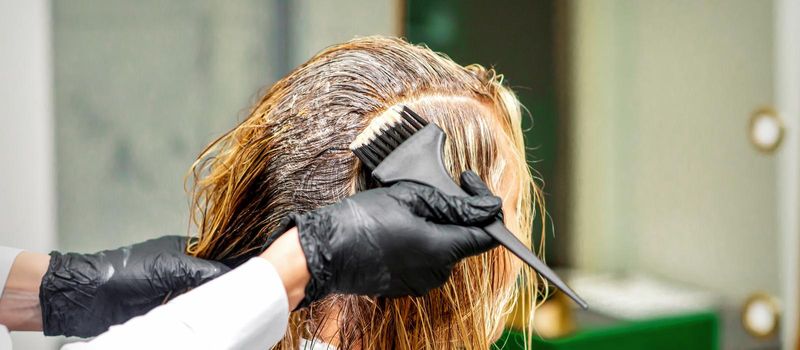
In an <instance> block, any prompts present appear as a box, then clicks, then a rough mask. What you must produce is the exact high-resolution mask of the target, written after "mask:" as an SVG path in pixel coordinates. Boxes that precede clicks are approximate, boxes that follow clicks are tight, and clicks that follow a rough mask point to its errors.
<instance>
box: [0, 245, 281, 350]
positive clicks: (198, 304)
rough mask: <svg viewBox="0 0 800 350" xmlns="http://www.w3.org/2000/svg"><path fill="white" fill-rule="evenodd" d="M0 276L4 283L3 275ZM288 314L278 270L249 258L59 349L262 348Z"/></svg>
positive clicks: (276, 336)
mask: <svg viewBox="0 0 800 350" xmlns="http://www.w3.org/2000/svg"><path fill="white" fill-rule="evenodd" d="M11 252H13V254H14V256H16V253H17V252H18V251H14V250H3V249H0V278H4V276H5V275H7V274H8V270H9V269H10V267H11V266H10V263H8V266H3V265H2V264H3V262H4V261H5V260H11V261H12V262H13V257H12V258H10V259H3V257H2V254H11ZM0 282H2V284H0V286H5V280H4V279H3V280H2V281H0ZM288 320H289V303H288V300H287V298H286V291H285V289H284V287H283V282H282V281H281V279H280V277H279V276H278V273H277V271H275V268H274V267H273V266H272V264H270V263H269V262H268V261H266V260H264V259H262V258H253V259H250V260H249V261H248V262H246V263H244V264H242V265H241V266H239V267H237V268H236V269H233V270H232V271H231V272H228V273H226V274H225V275H223V276H221V277H219V278H217V279H215V280H213V281H210V282H208V283H206V284H204V285H202V286H200V287H197V288H195V289H193V290H192V291H190V292H188V293H186V294H183V295H181V296H178V297H177V298H175V299H174V300H172V301H170V302H169V303H167V304H165V305H161V306H159V307H157V308H155V309H153V310H151V311H150V312H148V313H147V314H145V315H142V316H139V317H135V318H132V319H131V320H129V321H128V322H125V323H123V324H121V325H117V326H113V327H111V328H110V329H109V330H108V331H107V332H105V333H103V334H101V335H99V336H97V337H96V338H94V339H92V340H89V341H86V342H80V343H70V344H67V345H64V346H63V347H62V348H61V349H62V350H96V349H121V350H127V349H137V350H138V349H170V350H175V349H187V350H198V349H231V350H232V349H236V350H251V349H252V350H264V349H269V348H270V347H271V346H272V345H274V344H276V343H277V342H278V341H279V340H280V339H281V338H283V335H284V334H285V333H286V327H287V325H288ZM0 331H2V328H0ZM0 339H2V337H1V336H0Z"/></svg>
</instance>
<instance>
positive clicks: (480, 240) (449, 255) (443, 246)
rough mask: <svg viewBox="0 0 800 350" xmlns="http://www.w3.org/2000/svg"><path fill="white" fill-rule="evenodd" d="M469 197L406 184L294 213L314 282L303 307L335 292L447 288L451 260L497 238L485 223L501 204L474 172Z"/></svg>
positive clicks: (288, 223) (290, 222)
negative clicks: (301, 212) (444, 286)
mask: <svg viewBox="0 0 800 350" xmlns="http://www.w3.org/2000/svg"><path fill="white" fill-rule="evenodd" d="M461 182H462V187H463V188H464V190H465V191H467V193H470V194H472V196H470V197H453V196H449V195H446V194H444V193H442V192H439V191H438V190H436V189H435V188H433V187H429V186H425V185H420V184H416V183H408V182H402V183H398V184H395V185H393V186H391V187H385V188H378V189H373V190H369V191H365V192H361V193H357V194H356V195H354V196H352V197H350V198H347V199H345V200H343V201H342V202H341V203H338V204H334V205H330V206H327V207H324V208H320V209H318V210H315V211H313V212H309V213H305V214H291V215H290V216H289V217H288V218H287V220H284V222H283V226H282V227H283V229H281V230H278V232H283V231H285V230H286V228H288V227H292V226H297V229H298V231H299V238H300V245H301V247H302V249H303V252H304V254H305V256H306V261H307V263H308V270H309V271H310V273H311V281H310V282H309V284H308V285H307V287H306V290H305V294H306V295H305V299H303V301H302V303H301V304H300V306H301V307H302V306H305V305H308V304H309V303H310V302H312V301H314V300H317V299H319V298H322V297H324V296H325V295H327V294H329V293H346V294H364V295H378V296H389V297H394V296H404V295H417V296H419V295H423V294H425V293H427V292H428V291H429V290H431V289H433V288H436V287H439V286H441V285H442V284H443V283H444V282H445V281H447V279H448V278H449V276H450V273H451V271H452V269H453V265H454V264H455V263H457V262H458V261H460V260H461V259H463V258H466V257H468V256H471V255H476V254H479V253H482V252H485V251H487V250H489V249H491V248H493V247H495V246H496V242H495V241H494V240H493V239H492V238H491V236H489V235H488V234H487V233H485V232H484V231H483V230H482V229H480V228H478V227H476V226H473V225H477V226H480V225H481V224H485V223H487V222H489V220H493V219H495V217H496V216H497V215H498V214H499V213H500V209H501V206H502V202H501V200H500V198H498V197H495V196H492V195H491V192H489V190H488V189H487V188H486V185H485V184H484V183H483V182H482V181H481V180H480V178H479V177H478V176H477V175H476V174H475V173H473V172H465V173H463V174H462V175H461Z"/></svg>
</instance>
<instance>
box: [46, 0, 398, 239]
mask: <svg viewBox="0 0 800 350" xmlns="http://www.w3.org/2000/svg"><path fill="white" fill-rule="evenodd" d="M396 10H397V8H396V6H395V2H394V1H389V0H385V1H364V0H348V1H337V2H311V1H305V0H304V1H291V2H290V1H282V0H269V1H257V0H239V1H227V2H219V1H211V0H205V1H189V0H181V1H169V2H163V1H156V0H146V1H136V2H130V1H123V0H113V1H92V0H79V1H57V2H55V3H54V9H53V16H54V48H55V108H56V113H55V115H56V136H57V147H56V152H57V159H58V167H57V169H58V194H59V200H58V229H59V241H60V243H61V248H63V249H67V250H80V251H91V250H96V249H102V248H107V247H113V246H118V245H120V244H125V243H132V242H135V241H139V240H142V239H145V238H149V237H155V236H159V235H165V234H178V235H181V234H185V233H186V232H187V227H188V204H187V203H188V196H187V195H186V194H185V193H184V190H183V181H184V175H185V174H186V171H187V170H188V169H189V167H190V165H191V164H192V161H193V160H194V158H195V157H196V155H197V154H198V153H199V152H200V151H201V150H202V148H203V147H204V146H205V145H206V144H207V143H209V142H210V141H212V140H214V139H215V138H216V137H218V136H220V135H221V134H222V133H223V132H225V131H227V130H228V129H230V128H231V127H234V126H235V125H236V124H237V122H238V121H240V120H242V119H243V118H244V117H245V116H246V115H247V112H248V111H249V107H250V105H251V103H252V102H254V99H255V98H257V97H259V90H260V89H262V88H266V87H268V86H269V85H270V84H271V83H272V82H274V81H275V80H277V79H278V78H280V77H281V76H283V75H285V74H286V73H287V72H288V71H289V70H290V69H291V68H293V67H294V66H296V65H297V64H298V63H301V62H303V61H305V60H306V59H308V58H310V56H311V55H312V54H313V53H315V52H317V51H319V50H320V49H322V48H324V47H325V46H328V45H331V44H334V43H337V42H342V41H345V40H347V39H350V38H352V37H354V36H356V35H362V36H363V35H370V34H392V33H393V29H394V24H393V23H394V22H393V21H395V20H396V19H395V17H396V13H395V11H396ZM356 18H357V19H359V20H352V19H356ZM345 19H346V20H345Z"/></svg>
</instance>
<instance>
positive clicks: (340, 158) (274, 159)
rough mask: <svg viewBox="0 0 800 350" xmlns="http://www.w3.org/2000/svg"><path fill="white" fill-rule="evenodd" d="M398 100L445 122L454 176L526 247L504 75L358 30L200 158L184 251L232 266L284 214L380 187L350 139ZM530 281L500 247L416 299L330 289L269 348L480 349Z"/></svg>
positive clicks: (519, 150)
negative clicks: (498, 208)
mask: <svg viewBox="0 0 800 350" xmlns="http://www.w3.org/2000/svg"><path fill="white" fill-rule="evenodd" d="M398 104H404V105H407V106H409V107H410V108H412V109H413V110H415V111H417V112H418V113H419V114H420V115H422V116H423V117H425V118H427V119H429V120H430V121H432V122H435V123H437V124H438V125H439V126H440V127H442V128H443V129H444V130H445V132H446V133H447V135H448V139H447V144H446V145H445V159H446V163H447V164H446V165H447V166H448V167H449V171H450V173H451V175H454V178H455V179H458V174H460V173H461V172H462V171H464V170H467V169H471V170H473V171H475V172H476V173H477V174H478V175H479V176H480V177H481V178H482V179H483V180H484V181H486V182H487V184H488V185H489V187H490V188H491V189H492V190H493V191H494V192H495V193H496V194H497V195H499V196H501V197H502V198H503V201H504V210H505V212H506V216H505V222H506V225H507V226H508V227H509V229H510V230H511V231H512V232H514V233H515V234H516V235H517V236H518V237H519V238H520V239H521V240H522V241H523V242H525V243H526V244H527V245H529V246H530V245H531V225H532V220H533V217H534V215H535V214H536V208H540V209H541V208H543V201H542V197H541V196H540V194H539V193H540V192H539V190H538V187H536V185H535V183H534V181H533V178H532V176H531V174H530V171H529V168H528V165H527V163H526V160H525V148H524V144H523V138H522V128H521V112H520V105H519V102H518V100H517V98H516V97H515V95H514V94H513V92H512V91H511V90H510V89H508V88H507V87H505V86H504V85H503V83H502V76H499V75H497V74H495V72H494V71H493V70H490V69H485V68H483V67H481V66H478V65H470V66H466V67H463V66H460V65H458V64H456V63H455V62H453V61H452V60H450V59H449V58H447V57H445V56H442V55H439V54H436V53H434V52H433V51H431V50H430V49H428V48H426V47H422V46H416V45H412V44H409V43H407V42H405V41H403V40H401V39H395V38H385V37H366V38H359V39H354V40H351V41H349V42H346V43H343V44H339V45H335V46H331V47H329V48H327V49H325V50H323V51H322V52H320V53H318V54H317V55H316V56H314V57H312V58H311V59H310V60H309V61H308V62H306V63H304V64H303V65H301V66H299V67H297V68H296V69H295V70H293V71H292V72H291V73H289V75H288V76H286V77H285V78H283V79H281V80H280V81H278V82H277V83H275V84H274V85H273V86H272V87H271V88H269V89H268V91H267V92H266V93H265V94H264V95H263V97H261V99H260V100H259V101H258V102H257V103H256V104H255V106H254V107H253V108H252V110H251V112H250V115H249V116H248V117H247V118H246V119H245V120H244V121H243V122H241V123H240V124H239V125H238V126H236V127H235V128H233V129H232V130H230V131H229V132H227V133H226V134H225V135H223V136H222V137H220V138H219V139H217V140H216V141H214V142H213V143H211V144H210V145H209V146H208V147H207V148H206V149H205V150H204V151H203V152H202V153H201V154H200V156H199V157H198V159H197V161H196V162H195V164H194V165H193V167H192V174H193V176H192V180H193V181H192V183H191V193H192V198H193V201H192V222H193V223H194V225H196V229H197V234H198V235H199V241H198V243H197V244H195V245H193V246H190V247H189V249H188V251H189V252H190V253H191V254H194V255H196V256H199V257H203V258H208V259H215V260H219V261H222V262H224V263H226V264H228V265H231V266H235V265H238V264H240V263H242V262H243V261H244V260H246V259H248V258H249V257H252V256H254V255H256V254H259V253H260V248H261V247H262V245H263V244H264V242H265V241H266V240H267V238H268V237H269V235H270V233H271V232H273V231H274V230H275V228H276V227H277V225H278V223H279V222H280V220H281V218H283V217H284V216H286V214H288V213H290V212H295V211H298V212H303V211H310V210H313V209H315V208H319V207H321V206H325V205H328V204H331V203H335V202H337V201H339V200H341V199H342V198H344V197H346V196H348V195H351V194H353V193H355V192H357V191H361V190H365V189H368V188H372V187H375V186H377V184H376V183H375V182H374V181H371V180H370V179H369V176H368V173H367V170H366V169H365V167H363V166H362V164H361V163H360V161H358V159H357V158H356V157H355V156H354V155H353V154H352V153H351V152H350V150H349V149H348V145H349V144H350V142H352V141H353V139H354V138H355V137H356V135H358V134H359V133H360V132H361V131H362V130H363V129H364V128H365V127H366V126H367V124H368V123H369V122H370V121H371V120H372V119H373V118H375V117H377V116H379V115H380V114H381V113H383V112H384V111H386V110H387V108H389V107H391V106H394V105H398ZM537 204H538V205H537ZM536 284H537V278H536V277H535V274H534V273H533V272H532V271H531V270H529V269H528V268H521V266H520V264H519V263H518V261H517V260H516V259H513V258H512V256H511V255H510V254H509V253H508V252H507V251H506V250H505V249H502V248H498V249H494V250H492V251H490V252H487V253H484V254H481V255H479V256H475V257H471V258H469V259H466V260H465V261H462V262H461V263H459V264H457V265H456V266H455V268H454V271H453V274H452V275H451V277H450V279H449V281H448V282H447V283H446V284H445V285H444V286H443V287H441V288H438V289H435V290H433V291H431V292H430V293H428V294H427V295H426V296H423V297H404V298H392V299H389V298H375V297H363V296H345V295H331V296H328V297H326V298H324V299H322V300H319V301H317V302H315V303H313V304H312V305H311V306H310V307H308V308H305V309H302V310H298V311H295V312H292V314H291V317H290V323H289V329H288V331H287V333H286V336H285V337H284V339H283V340H282V341H281V342H280V343H279V344H278V345H277V348H278V349H296V348H297V344H298V341H299V339H300V338H301V337H302V338H307V339H314V338H320V339H322V340H324V341H327V342H330V343H333V344H335V345H337V346H339V347H341V348H353V347H360V348H362V349H422V348H435V349H450V348H468V349H470V348H477V349H487V348H488V347H489V346H490V344H491V342H492V341H493V340H494V339H495V337H496V336H497V330H498V329H500V328H501V327H502V326H503V324H504V322H505V317H506V316H508V314H509V313H510V312H511V310H512V308H513V306H514V304H515V303H516V302H517V301H518V294H519V295H521V296H523V297H528V294H531V293H535V291H536ZM521 290H522V291H527V293H519V291H521ZM529 321H530V320H529ZM530 324H532V323H530V322H529V325H530ZM528 331H530V329H528Z"/></svg>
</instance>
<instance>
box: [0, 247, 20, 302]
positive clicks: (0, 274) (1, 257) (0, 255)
mask: <svg viewBox="0 0 800 350" xmlns="http://www.w3.org/2000/svg"><path fill="white" fill-rule="evenodd" d="M20 252H22V250H21V249H17V248H10V247H4V246H0V295H3V290H4V289H5V288H6V280H8V273H9V272H11V265H14V259H16V258H17V255H19V253H20Z"/></svg>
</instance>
